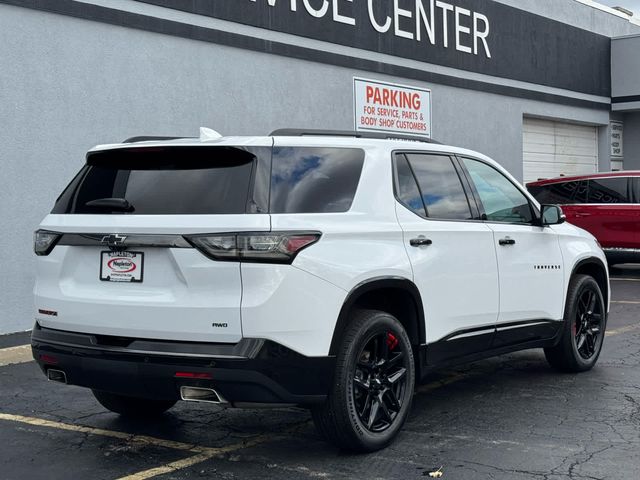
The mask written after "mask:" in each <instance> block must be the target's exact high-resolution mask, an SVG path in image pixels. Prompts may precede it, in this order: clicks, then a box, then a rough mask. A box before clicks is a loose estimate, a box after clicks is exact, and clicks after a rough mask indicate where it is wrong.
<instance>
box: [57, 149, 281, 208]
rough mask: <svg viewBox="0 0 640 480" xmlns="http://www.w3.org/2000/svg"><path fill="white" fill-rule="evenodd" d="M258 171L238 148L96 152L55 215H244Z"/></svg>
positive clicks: (251, 157)
mask: <svg viewBox="0 0 640 480" xmlns="http://www.w3.org/2000/svg"><path fill="white" fill-rule="evenodd" d="M268 150H269V149H267V152H268ZM255 168H256V156H255V155H254V154H253V153H251V152H249V151H246V150H241V149H238V148H225V147H215V148H205V147H198V148H186V147H168V148H132V149H123V150H109V151H105V152H97V153H93V154H91V155H90V156H89V157H88V160H87V165H85V166H84V167H83V169H82V170H81V171H80V173H79V174H78V175H77V176H76V178H75V179H74V180H73V181H72V182H71V184H70V185H69V186H68V187H67V189H66V190H65V191H64V192H63V194H62V195H61V196H60V198H58V201H57V202H56V205H55V207H54V209H53V211H52V213H77V214H124V213H134V214H142V215H171V214H239V213H245V212H246V211H247V210H248V208H249V207H248V205H249V203H250V202H249V199H250V194H251V190H252V188H251V187H252V177H253V172H254V169H255ZM107 199H117V201H118V202H120V203H121V204H119V205H118V206H117V207H115V208H114V207H113V201H111V202H109V200H107ZM124 201H126V202H127V203H124ZM122 205H127V206H130V207H127V208H123V207H122ZM249 209H250V208H249Z"/></svg>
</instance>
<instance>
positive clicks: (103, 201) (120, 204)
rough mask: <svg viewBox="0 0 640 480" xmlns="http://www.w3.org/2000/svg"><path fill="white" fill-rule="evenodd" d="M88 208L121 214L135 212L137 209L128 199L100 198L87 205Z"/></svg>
mask: <svg viewBox="0 0 640 480" xmlns="http://www.w3.org/2000/svg"><path fill="white" fill-rule="evenodd" d="M85 205H86V206H87V207H95V208H104V209H105V210H116V211H119V212H133V211H134V210H135V208H134V207H133V205H131V204H130V203H129V200H127V199H126V198H98V199H96V200H91V201H90V202H87V203H85Z"/></svg>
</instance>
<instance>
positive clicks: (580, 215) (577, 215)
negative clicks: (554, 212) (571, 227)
mask: <svg viewBox="0 0 640 480" xmlns="http://www.w3.org/2000/svg"><path fill="white" fill-rule="evenodd" d="M590 216H591V214H590V213H581V212H578V213H576V218H584V217H590Z"/></svg>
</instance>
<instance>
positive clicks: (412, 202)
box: [395, 155, 426, 217]
mask: <svg viewBox="0 0 640 480" xmlns="http://www.w3.org/2000/svg"><path fill="white" fill-rule="evenodd" d="M395 165H396V190H397V192H396V193H397V195H398V200H400V202H401V203H402V204H403V205H404V206H406V207H407V208H409V209H410V210H412V211H413V212H414V213H416V214H418V215H420V216H421V217H425V216H426V212H425V209H424V203H423V202H422V197H421V196H420V190H418V185H417V184H416V179H415V177H414V176H413V173H412V172H411V167H409V162H407V159H406V157H405V156H404V155H398V156H397V157H396V161H395Z"/></svg>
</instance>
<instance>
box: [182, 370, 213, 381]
mask: <svg viewBox="0 0 640 480" xmlns="http://www.w3.org/2000/svg"><path fill="white" fill-rule="evenodd" d="M175 377H176V378H197V379H201V380H211V379H212V378H213V376H212V375H211V374H210V373H197V372H176V374H175Z"/></svg>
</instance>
